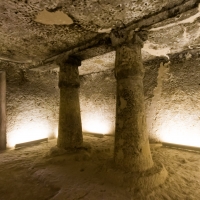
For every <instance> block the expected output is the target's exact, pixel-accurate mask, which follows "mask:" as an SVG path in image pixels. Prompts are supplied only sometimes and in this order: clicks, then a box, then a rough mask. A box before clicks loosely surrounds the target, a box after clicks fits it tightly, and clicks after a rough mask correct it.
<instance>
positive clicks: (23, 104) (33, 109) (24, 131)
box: [0, 63, 59, 148]
mask: <svg viewBox="0 0 200 200" xmlns="http://www.w3.org/2000/svg"><path fill="white" fill-rule="evenodd" d="M0 69H4V70H5V71H6V72H7V147H11V148H12V147H14V146H15V145H16V144H18V143H24V142H29V141H33V140H38V139H43V138H46V137H48V138H51V137H54V136H55V134H56V132H55V130H56V127H57V123H58V106H59V90H58V87H57V82H58V74H57V73H54V72H42V73H41V72H34V71H25V70H24V68H23V66H21V65H17V64H13V63H0Z"/></svg>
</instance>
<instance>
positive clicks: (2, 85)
mask: <svg viewBox="0 0 200 200" xmlns="http://www.w3.org/2000/svg"><path fill="white" fill-rule="evenodd" d="M5 149H6V73H5V72H2V71H0V150H5Z"/></svg>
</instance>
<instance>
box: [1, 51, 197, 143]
mask: <svg viewBox="0 0 200 200" xmlns="http://www.w3.org/2000/svg"><path fill="white" fill-rule="evenodd" d="M169 58H170V62H169V61H168V60H166V58H162V57H153V58H152V60H147V61H145V63H144V66H145V77H144V94H145V105H146V114H147V131H148V133H149V138H150V141H159V142H160V141H161V142H162V141H163V142H169V143H176V144H184V145H191V146H198V147H200V63H199V60H200V53H198V51H196V52H195V51H190V52H189V53H188V52H183V53H181V54H177V55H173V56H169ZM113 67H114V65H113ZM0 70H5V71H6V72H7V146H8V147H13V146H14V145H15V144H18V143H23V142H26V141H27V142H28V141H31V140H37V139H42V138H44V137H49V138H51V137H56V136H57V133H58V114H59V88H58V86H57V85H58V71H46V72H37V71H36V72H34V71H28V72H26V71H24V69H23V68H22V66H20V65H19V66H18V65H14V64H12V63H9V64H5V63H0ZM80 82H81V86H80V106H81V117H82V128H83V132H86V133H96V134H114V132H115V106H116V105H115V104H116V103H115V102H116V99H115V97H116V93H115V91H116V80H115V77H114V71H113V69H109V70H106V71H104V72H96V73H92V74H86V75H82V76H80Z"/></svg>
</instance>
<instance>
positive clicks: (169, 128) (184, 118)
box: [158, 113, 200, 147]
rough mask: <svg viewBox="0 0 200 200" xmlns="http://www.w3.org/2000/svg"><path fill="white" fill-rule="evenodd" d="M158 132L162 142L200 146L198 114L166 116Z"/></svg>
mask: <svg viewBox="0 0 200 200" xmlns="http://www.w3.org/2000/svg"><path fill="white" fill-rule="evenodd" d="M158 133H159V135H160V139H161V141H162V142H167V143H174V144H180V145H188V146H195V147H200V121H199V119H198V116H195V115H189V114H188V115H186V114H185V113H184V115H183V114H180V113H179V114H177V115H174V116H171V117H170V118H168V117H166V119H165V120H164V121H163V123H162V124H161V126H160V127H158Z"/></svg>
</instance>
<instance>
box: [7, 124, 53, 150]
mask: <svg viewBox="0 0 200 200" xmlns="http://www.w3.org/2000/svg"><path fill="white" fill-rule="evenodd" d="M49 135H52V129H51V126H50V124H49V123H48V121H45V120H37V121H28V122H24V123H23V124H20V125H18V126H16V127H15V130H14V131H12V132H10V133H9V134H8V143H7V146H8V147H11V148H12V147H14V146H15V145H16V144H19V143H24V142H29V141H34V140H39V139H43V138H48V136H49Z"/></svg>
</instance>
